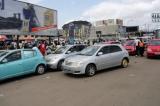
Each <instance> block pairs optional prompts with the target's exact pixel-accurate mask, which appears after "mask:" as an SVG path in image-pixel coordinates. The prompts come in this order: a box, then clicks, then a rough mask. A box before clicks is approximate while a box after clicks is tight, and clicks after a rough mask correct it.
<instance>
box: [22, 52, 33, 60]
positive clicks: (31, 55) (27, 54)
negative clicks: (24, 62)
mask: <svg viewBox="0 0 160 106" xmlns="http://www.w3.org/2000/svg"><path fill="white" fill-rule="evenodd" d="M35 55H36V54H35V51H34V50H25V51H23V56H24V58H25V59H26V58H32V57H34V56H35Z"/></svg>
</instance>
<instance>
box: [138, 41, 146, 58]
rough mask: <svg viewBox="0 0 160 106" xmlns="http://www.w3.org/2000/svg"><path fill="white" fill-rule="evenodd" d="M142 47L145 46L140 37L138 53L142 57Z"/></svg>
mask: <svg viewBox="0 0 160 106" xmlns="http://www.w3.org/2000/svg"><path fill="white" fill-rule="evenodd" d="M144 48H145V45H144V42H143V40H142V39H140V41H139V54H140V56H141V57H143V55H144Z"/></svg>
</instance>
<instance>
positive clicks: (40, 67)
mask: <svg viewBox="0 0 160 106" xmlns="http://www.w3.org/2000/svg"><path fill="white" fill-rule="evenodd" d="M45 71H46V68H45V66H44V65H38V66H37V68H36V73H37V74H38V75H42V74H44V73H45Z"/></svg>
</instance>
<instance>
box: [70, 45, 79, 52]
mask: <svg viewBox="0 0 160 106" xmlns="http://www.w3.org/2000/svg"><path fill="white" fill-rule="evenodd" d="M68 51H71V52H77V51H78V48H77V46H73V47H71V48H70V49H69V50H68Z"/></svg>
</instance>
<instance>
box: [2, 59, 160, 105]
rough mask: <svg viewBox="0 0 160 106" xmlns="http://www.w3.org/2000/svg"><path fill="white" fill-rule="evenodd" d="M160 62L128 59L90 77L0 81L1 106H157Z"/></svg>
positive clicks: (52, 74) (52, 75)
mask: <svg viewBox="0 0 160 106" xmlns="http://www.w3.org/2000/svg"><path fill="white" fill-rule="evenodd" d="M159 65H160V59H147V58H145V57H131V58H130V65H129V67H128V68H125V69H123V68H120V67H117V68H112V69H108V70H103V71H101V72H98V73H97V74H96V75H95V76H93V77H86V76H84V75H81V76H79V75H78V76H75V75H65V74H63V73H62V72H59V71H54V72H48V73H46V74H44V75H41V76H35V75H27V76H24V77H19V78H14V79H10V80H7V81H3V82H1V85H0V106H160V77H159V76H160V66H159Z"/></svg>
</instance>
